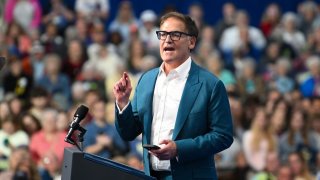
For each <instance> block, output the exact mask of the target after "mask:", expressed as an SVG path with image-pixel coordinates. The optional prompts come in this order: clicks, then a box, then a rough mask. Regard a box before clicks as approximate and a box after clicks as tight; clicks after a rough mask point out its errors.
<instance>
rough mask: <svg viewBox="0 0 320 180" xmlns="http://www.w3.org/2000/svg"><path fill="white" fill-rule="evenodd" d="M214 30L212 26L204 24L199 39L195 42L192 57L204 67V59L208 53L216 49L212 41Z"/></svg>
mask: <svg viewBox="0 0 320 180" xmlns="http://www.w3.org/2000/svg"><path fill="white" fill-rule="evenodd" d="M214 40H215V30H214V28H213V27H212V26H209V25H208V26H204V27H203V28H202V31H201V36H200V39H199V40H198V42H197V45H196V50H195V53H194V54H193V55H195V56H196V58H195V59H194V60H195V61H196V62H197V63H198V64H199V65H200V66H203V67H206V62H205V61H206V59H207V57H208V56H209V54H210V53H214V52H215V53H216V52H217V51H218V50H217V48H216V45H215V43H214Z"/></svg>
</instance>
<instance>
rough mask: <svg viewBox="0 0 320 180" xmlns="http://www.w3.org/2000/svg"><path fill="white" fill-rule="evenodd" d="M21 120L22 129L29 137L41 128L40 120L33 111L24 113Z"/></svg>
mask: <svg viewBox="0 0 320 180" xmlns="http://www.w3.org/2000/svg"><path fill="white" fill-rule="evenodd" d="M19 122H20V123H21V128H22V130H23V131H24V132H26V133H27V134H28V136H29V137H31V136H32V135H33V134H35V133H36V132H38V131H40V130H41V123H40V120H39V119H37V118H36V117H35V116H34V115H32V114H31V113H28V112H25V113H22V114H21V116H20V119H19Z"/></svg>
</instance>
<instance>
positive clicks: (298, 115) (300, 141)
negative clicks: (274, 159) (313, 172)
mask: <svg viewBox="0 0 320 180" xmlns="http://www.w3.org/2000/svg"><path fill="white" fill-rule="evenodd" d="M291 115H292V116H291V118H290V122H289V129H288V130H287V131H286V132H285V133H284V134H283V135H282V136H281V138H280V143H279V148H280V149H279V150H280V157H281V158H282V162H285V161H286V160H287V159H288V156H289V155H290V153H293V152H296V151H301V150H303V149H305V150H306V151H307V152H308V153H310V155H311V153H312V152H313V151H314V150H316V144H317V143H316V140H315V138H314V136H313V134H312V132H310V131H309V122H308V119H307V117H306V114H305V113H304V112H303V111H302V110H301V109H293V111H292V113H291ZM310 158H311V156H310V157H309V159H308V161H309V160H310Z"/></svg>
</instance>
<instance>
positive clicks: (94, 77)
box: [72, 61, 106, 105]
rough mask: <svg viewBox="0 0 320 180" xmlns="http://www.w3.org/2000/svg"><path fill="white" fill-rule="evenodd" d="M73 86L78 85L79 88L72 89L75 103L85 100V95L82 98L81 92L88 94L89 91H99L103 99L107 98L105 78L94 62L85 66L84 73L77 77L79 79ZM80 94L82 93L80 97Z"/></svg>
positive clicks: (88, 62)
mask: <svg viewBox="0 0 320 180" xmlns="http://www.w3.org/2000/svg"><path fill="white" fill-rule="evenodd" d="M76 84H78V85H76ZM73 85H76V86H78V87H79V88H77V89H76V88H75V87H73V89H72V91H73V93H72V95H73V101H74V103H76V102H81V101H82V100H83V99H84V97H85V95H84V96H82V97H81V96H80V95H81V91H83V93H86V92H88V91H97V92H98V93H99V94H100V96H101V97H102V98H106V95H105V93H106V91H105V86H104V77H103V75H102V74H101V73H100V72H99V71H98V70H97V68H96V65H95V64H94V62H90V61H87V62H86V63H85V64H84V65H83V67H82V71H81V73H80V74H79V76H78V77H77V79H76V81H75V82H74V84H73ZM79 93H80V95H79ZM87 105H90V104H87Z"/></svg>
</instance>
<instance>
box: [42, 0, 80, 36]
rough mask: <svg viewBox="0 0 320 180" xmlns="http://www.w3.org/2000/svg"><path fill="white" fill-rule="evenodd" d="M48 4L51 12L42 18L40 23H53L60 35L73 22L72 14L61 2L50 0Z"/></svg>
mask: <svg viewBox="0 0 320 180" xmlns="http://www.w3.org/2000/svg"><path fill="white" fill-rule="evenodd" d="M50 2H51V6H52V7H51V10H50V12H49V13H48V14H46V15H45V16H44V17H43V18H42V22H43V23H44V24H48V23H49V22H52V23H54V24H55V25H56V26H57V27H58V29H59V30H60V32H61V33H62V32H64V30H65V28H66V27H67V26H68V25H69V24H70V23H71V22H72V21H73V20H74V13H73V12H72V11H71V10H69V9H68V8H67V7H66V6H65V5H64V4H63V1H62V0H50Z"/></svg>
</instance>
